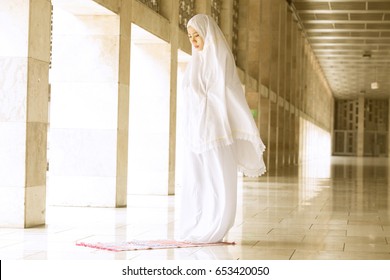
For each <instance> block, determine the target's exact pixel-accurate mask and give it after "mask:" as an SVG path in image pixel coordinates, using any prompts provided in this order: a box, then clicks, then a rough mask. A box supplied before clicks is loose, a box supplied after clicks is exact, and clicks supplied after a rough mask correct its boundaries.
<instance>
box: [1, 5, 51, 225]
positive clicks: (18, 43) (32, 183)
mask: <svg viewBox="0 0 390 280" xmlns="http://www.w3.org/2000/svg"><path fill="white" fill-rule="evenodd" d="M0 10H1V11H2V12H3V13H2V14H1V17H0V41H1V42H2V43H1V44H0V73H1V74H0V135H1V137H0V178H1V180H0V226H4V227H18V228H24V227H32V226H37V225H41V224H44V223H45V210H46V166H47V160H46V149H47V119H48V89H49V86H48V73H49V63H50V28H51V2H50V1H49V0H35V1H28V0H15V1H2V2H0Z"/></svg>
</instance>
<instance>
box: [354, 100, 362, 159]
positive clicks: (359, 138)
mask: <svg viewBox="0 0 390 280" xmlns="http://www.w3.org/2000/svg"><path fill="white" fill-rule="evenodd" d="M356 146H357V147H356V155H357V156H358V157H362V156H363V155H364V97H362V96H360V97H359V99H358V128H357V145H356Z"/></svg>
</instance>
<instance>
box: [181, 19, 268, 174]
mask: <svg viewBox="0 0 390 280" xmlns="http://www.w3.org/2000/svg"><path fill="white" fill-rule="evenodd" d="M188 26H191V27H192V28H194V29H195V30H196V31H197V32H198V34H199V35H200V36H201V37H202V38H203V40H204V47H203V50H202V51H198V50H197V49H195V48H192V58H191V60H190V62H189V64H188V66H187V69H186V72H185V74H184V79H183V90H184V93H185V96H184V99H185V109H186V112H185V116H186V120H185V124H184V125H185V126H184V128H185V131H186V133H185V134H186V137H187V141H186V142H187V144H188V146H189V148H190V149H191V150H192V151H193V152H195V153H203V152H205V151H208V150H211V149H216V148H218V147H220V146H223V145H230V144H233V143H236V147H237V157H238V167H239V170H240V171H242V172H243V173H244V174H245V175H248V176H260V175H262V174H263V173H264V172H265V165H264V161H263V158H262V155H263V151H264V149H265V146H264V144H263V142H262V141H261V139H260V135H259V130H258V128H257V127H256V124H255V122H254V120H253V117H252V114H251V112H250V109H249V107H248V104H247V102H246V99H245V93H244V91H243V88H242V85H241V82H240V79H239V77H238V74H237V70H236V64H235V61H234V57H233V54H232V53H231V51H230V48H229V45H228V44H227V42H226V39H225V37H224V35H223V33H222V31H221V29H220V28H219V27H218V25H217V23H216V22H215V21H214V20H213V19H212V18H211V17H210V16H208V15H203V14H199V15H196V16H194V17H192V18H191V19H190V20H189V21H188V24H187V27H188Z"/></svg>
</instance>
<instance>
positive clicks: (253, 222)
mask: <svg viewBox="0 0 390 280" xmlns="http://www.w3.org/2000/svg"><path fill="white" fill-rule="evenodd" d="M389 166H390V165H389V162H388V159H387V158H353V157H348V158H345V157H333V158H331V159H330V160H321V163H315V162H311V163H310V164H306V165H304V166H300V167H299V168H298V167H297V168H289V169H288V170H282V171H279V172H278V174H276V175H275V176H264V177H262V178H260V179H256V180H254V179H248V178H240V184H239V198H238V201H239V204H238V205H239V207H238V213H237V219H236V224H235V226H234V228H233V229H232V230H231V231H230V232H229V234H228V236H227V240H228V241H235V242H236V243H237V245H235V246H225V247H204V248H189V249H170V250H149V251H134V252H121V253H114V252H109V251H101V250H96V249H90V248H85V247H78V246H75V242H76V241H80V240H82V241H84V242H93V241H125V240H130V239H156V238H174V237H175V221H176V219H177V215H178V212H179V211H180V209H179V208H178V206H177V205H178V200H179V197H180V194H179V193H178V195H177V196H176V197H175V196H169V197H166V196H149V197H139V196H137V197H135V196H129V197H128V204H129V205H128V207H127V208H121V209H107V208H76V207H53V206H52V207H49V208H48V210H47V225H46V226H45V227H41V228H32V229H7V228H0V259H57V260H58V259H59V260H62V259H64V260H65V259H88V260H97V259H103V260H115V259H135V260H141V259H142V260H145V259H156V260H168V259H182V260H189V259H194V260H208V259H219V260H228V259H229V260H230V259H246V260H254V259H267V260H289V259H292V260H305V259H331V260H339V259H361V260H367V259H372V260H377V259H384V260H389V259H390V186H389V184H390V182H389V178H388V177H389Z"/></svg>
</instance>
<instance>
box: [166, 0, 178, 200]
mask: <svg viewBox="0 0 390 280" xmlns="http://www.w3.org/2000/svg"><path fill="white" fill-rule="evenodd" d="M170 30H171V73H170V102H169V103H170V104H169V108H170V110H169V155H168V173H169V174H168V194H169V195H173V194H175V171H176V98H177V70H178V68H177V63H178V53H177V51H178V48H179V1H176V0H172V13H171V21H170Z"/></svg>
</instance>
